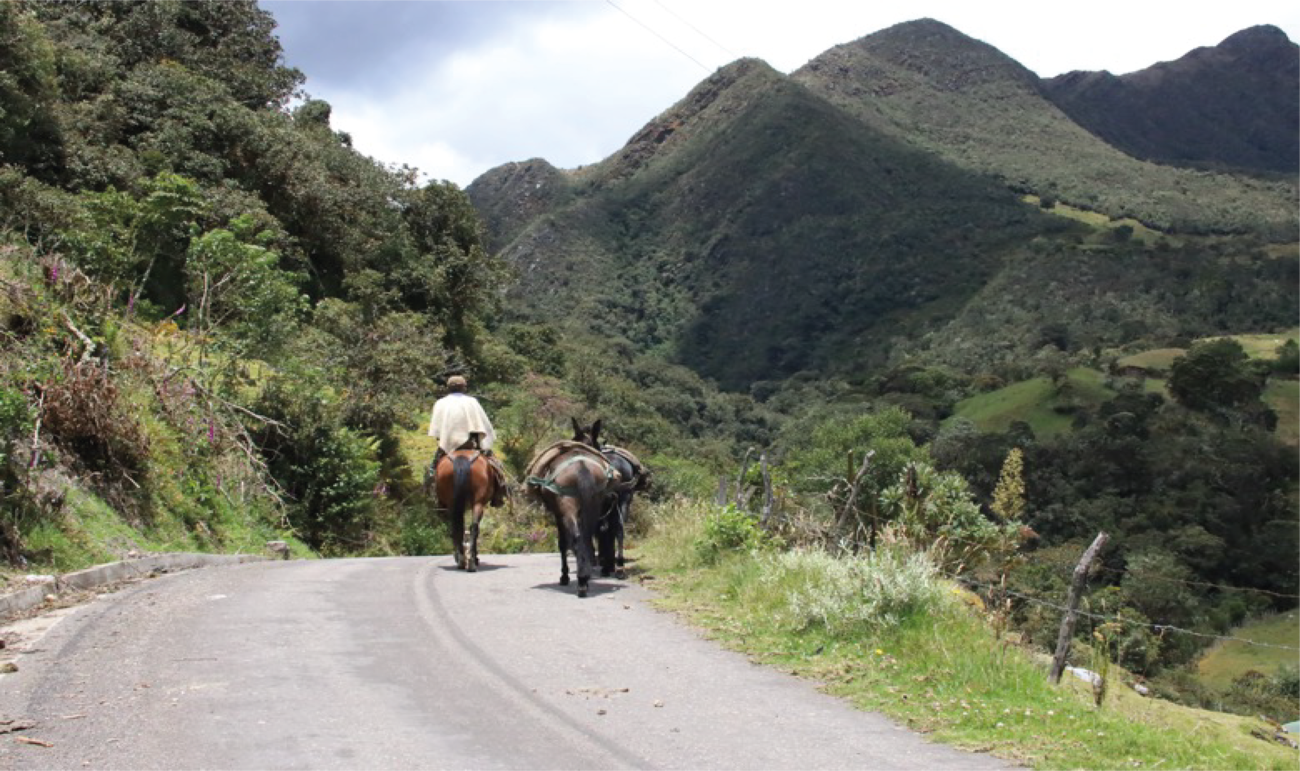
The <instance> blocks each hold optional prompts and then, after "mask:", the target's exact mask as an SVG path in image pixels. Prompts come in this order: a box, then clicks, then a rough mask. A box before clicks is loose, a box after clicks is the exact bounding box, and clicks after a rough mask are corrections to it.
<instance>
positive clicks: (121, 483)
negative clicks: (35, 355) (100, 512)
mask: <svg viewBox="0 0 1300 771" xmlns="http://www.w3.org/2000/svg"><path fill="white" fill-rule="evenodd" d="M43 392H44V403H43V412H42V421H43V426H44V431H45V432H46V435H47V436H49V437H51V438H52V439H53V440H54V441H55V442H56V443H57V444H58V445H59V446H60V447H61V448H62V449H63V450H64V451H65V452H67V453H69V454H70V455H72V456H75V457H76V458H77V460H78V461H79V462H80V464H81V465H82V467H83V468H85V470H86V471H87V472H88V473H90V474H92V475H94V476H95V479H96V484H97V486H99V487H100V488H101V489H102V490H103V491H104V493H105V494H106V496H107V497H108V498H109V500H110V501H111V502H112V503H113V504H114V505H115V506H119V507H121V506H124V505H126V504H127V503H128V501H129V495H128V491H134V490H138V489H140V487H141V486H142V485H143V483H144V481H145V479H144V477H145V474H146V471H147V468H148V465H147V461H148V458H149V441H148V437H147V436H146V434H145V433H144V431H143V430H142V429H141V426H140V422H139V420H138V418H137V417H136V415H135V414H134V412H133V411H132V407H131V406H130V405H128V404H126V403H125V402H124V400H123V399H122V397H121V393H120V390H119V384H118V382H117V381H116V379H114V378H113V377H110V375H109V371H108V370H107V368H102V367H99V366H97V365H96V364H94V363H93V362H86V363H84V364H74V363H72V362H66V363H65V366H64V370H63V373H62V376H61V377H59V378H57V379H55V380H54V381H52V382H49V383H46V384H45V386H44V388H43ZM128 485H129V487H128Z"/></svg>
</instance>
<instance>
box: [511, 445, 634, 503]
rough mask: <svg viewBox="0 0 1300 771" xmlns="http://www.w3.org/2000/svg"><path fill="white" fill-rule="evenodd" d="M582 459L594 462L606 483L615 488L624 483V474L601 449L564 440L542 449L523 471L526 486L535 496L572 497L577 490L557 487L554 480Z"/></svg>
mask: <svg viewBox="0 0 1300 771" xmlns="http://www.w3.org/2000/svg"><path fill="white" fill-rule="evenodd" d="M570 456H571V457H570ZM579 459H583V460H591V461H593V462H595V463H596V465H597V466H598V467H599V468H600V470H601V471H602V472H603V473H604V475H605V481H606V482H607V484H610V485H616V484H619V483H620V482H622V481H623V477H622V475H621V474H619V473H618V470H617V469H615V468H614V467H613V466H611V465H610V463H609V461H608V460H606V459H605V456H603V455H601V454H600V451H599V450H597V449H596V448H594V447H592V446H590V445H586V444H583V443H582V442H574V441H570V440H563V441H559V442H555V443H554V444H552V445H550V446H549V447H547V448H546V449H544V450H542V451H541V452H540V453H538V454H537V455H536V456H535V457H534V458H533V459H532V461H530V462H529V464H528V468H527V469H526V470H525V471H524V486H525V487H526V489H527V490H528V492H529V493H531V494H533V495H538V494H540V493H541V491H542V490H549V491H550V492H552V493H555V494H556V495H561V496H569V497H571V496H573V495H574V494H575V491H573V490H570V489H569V488H566V487H564V486H562V485H558V484H556V482H555V478H556V476H557V475H558V474H559V471H560V470H561V469H563V468H564V467H565V466H567V465H569V464H570V463H572V462H574V461H575V460H579Z"/></svg>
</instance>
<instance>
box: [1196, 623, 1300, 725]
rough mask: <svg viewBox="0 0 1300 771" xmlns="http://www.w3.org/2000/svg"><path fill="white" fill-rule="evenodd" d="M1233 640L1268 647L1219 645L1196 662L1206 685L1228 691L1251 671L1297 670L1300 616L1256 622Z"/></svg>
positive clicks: (1240, 630) (1236, 632)
mask: <svg viewBox="0 0 1300 771" xmlns="http://www.w3.org/2000/svg"><path fill="white" fill-rule="evenodd" d="M1231 636H1232V637H1236V638H1239V639H1241V640H1253V641H1254V642H1260V643H1265V645H1251V644H1249V643H1245V642H1238V641H1234V640H1227V641H1223V642H1220V643H1218V644H1216V645H1215V646H1214V647H1213V648H1211V649H1210V650H1209V651H1207V652H1206V653H1205V655H1203V656H1202V657H1201V658H1200V660H1199V661H1197V662H1196V673H1197V676H1198V677H1200V679H1201V680H1202V681H1203V682H1204V683H1205V684H1206V685H1210V686H1214V687H1216V688H1227V687H1228V686H1229V685H1231V684H1232V681H1234V680H1236V679H1237V678H1238V677H1241V676H1242V675H1244V674H1246V673H1247V672H1250V671H1255V672H1259V673H1260V674H1265V675H1276V674H1277V673H1278V672H1279V671H1281V669H1282V667H1285V666H1292V667H1294V666H1296V664H1297V659H1298V657H1300V654H1297V652H1296V651H1295V650H1294V649H1295V648H1300V612H1297V611H1295V610H1292V611H1288V612H1286V613H1279V614H1277V615H1274V616H1270V617H1268V618H1264V619H1260V620H1258V621H1252V622H1250V623H1248V624H1245V625H1243V626H1240V627H1238V628H1237V629H1234V630H1233V631H1232V635H1231ZM1266 645H1281V646H1286V648H1271V647H1265V646H1266ZM1288 648H1289V649H1291V650H1288ZM1298 717H1300V716H1298Z"/></svg>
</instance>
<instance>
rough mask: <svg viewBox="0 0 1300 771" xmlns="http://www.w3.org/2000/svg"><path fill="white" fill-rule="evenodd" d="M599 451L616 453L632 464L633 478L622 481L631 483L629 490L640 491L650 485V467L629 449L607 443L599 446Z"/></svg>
mask: <svg viewBox="0 0 1300 771" xmlns="http://www.w3.org/2000/svg"><path fill="white" fill-rule="evenodd" d="M600 451H601V452H608V453H613V454H614V455H617V456H619V457H620V458H622V459H623V460H625V461H627V462H628V463H629V464H630V465H631V466H632V468H633V469H634V470H635V477H634V478H633V479H627V480H624V483H626V484H631V485H632V487H631V490H632V491H633V492H641V491H642V490H644V489H646V488H647V487H649V486H650V469H648V468H646V467H645V464H643V463H642V462H641V461H640V459H638V458H637V457H636V456H635V455H633V454H632V452H631V451H630V450H625V449H623V448H622V447H615V446H614V445H612V444H607V445H605V446H603V447H601V448H600Z"/></svg>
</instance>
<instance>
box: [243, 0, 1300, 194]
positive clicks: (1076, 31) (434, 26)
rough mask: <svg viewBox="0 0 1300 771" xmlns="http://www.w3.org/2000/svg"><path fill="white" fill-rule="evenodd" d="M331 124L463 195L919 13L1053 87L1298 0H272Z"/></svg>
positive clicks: (621, 137) (1295, 34)
mask: <svg viewBox="0 0 1300 771" xmlns="http://www.w3.org/2000/svg"><path fill="white" fill-rule="evenodd" d="M260 4H261V6H262V7H263V8H265V9H267V10H268V11H270V12H271V13H272V14H273V15H274V16H275V18H276V21H277V22H278V27H277V30H276V34H277V35H278V36H279V38H280V42H281V43H282V45H283V46H284V50H285V59H286V61H287V63H288V64H290V65H291V66H295V67H298V68H299V69H301V70H302V71H303V73H305V74H306V76H307V82H306V86H305V89H306V91H307V92H308V94H310V95H311V96H312V97H314V98H318V99H324V100H326V101H328V102H329V103H330V104H331V105H332V106H333V108H334V109H333V118H332V121H331V122H332V125H333V126H334V128H335V129H337V130H340V131H346V132H348V133H349V134H351V135H352V138H353V146H354V147H356V148H357V149H358V150H359V151H361V152H363V153H365V154H366V155H369V156H371V157H373V158H375V159H377V160H379V161H381V162H383V163H386V164H407V165H410V166H414V167H416V168H418V169H419V170H420V172H421V173H422V174H423V175H424V176H425V177H428V178H433V179H446V180H450V181H452V182H455V183H457V184H458V185H460V186H462V187H464V186H466V185H468V184H469V183H470V182H472V181H473V180H474V179H475V178H476V177H477V176H478V175H480V174H482V173H483V172H485V171H487V170H488V169H490V168H492V167H494V166H497V165H500V164H502V163H507V162H510V161H522V160H527V159H530V158H545V159H547V160H548V161H550V162H551V163H553V164H555V165H556V166H558V167H560V168H574V167H577V166H581V165H584V164H588V163H594V162H596V161H599V160H601V159H603V158H605V157H606V156H608V155H610V154H612V153H614V152H615V151H616V150H618V148H620V147H621V146H622V145H623V144H624V143H625V142H626V141H627V140H628V139H629V138H630V137H631V136H632V135H633V134H635V133H636V132H637V130H639V129H640V128H641V127H642V126H643V125H645V124H646V123H647V122H649V121H650V120H651V119H652V118H654V117H655V116H656V115H657V114H659V113H660V112H662V111H663V110H665V109H667V108H668V107H670V106H671V105H672V104H673V103H674V102H676V101H677V100H679V99H681V98H682V97H683V96H685V95H686V94H687V92H689V91H690V90H691V88H692V87H694V86H695V85H696V84H697V83H699V82H700V81H701V80H703V79H704V78H705V77H707V76H708V75H709V74H710V73H712V72H713V71H714V70H715V69H717V68H718V67H721V66H723V65H725V64H727V63H728V62H731V61H734V60H735V59H738V58H740V57H742V56H754V57H758V58H760V59H763V60H765V61H766V62H767V63H769V64H771V65H772V66H773V67H775V68H776V69H778V70H780V71H782V72H787V73H788V72H791V71H793V70H795V69H798V68H799V67H800V66H802V65H803V64H804V63H805V62H807V61H808V60H809V59H812V58H814V57H816V56H817V55H818V54H820V53H822V52H823V51H825V50H826V49H828V48H831V47H832V46H835V45H838V44H840V43H847V42H851V41H853V40H856V39H857V38H860V37H862V36H864V35H869V34H871V33H873V32H878V31H880V30H882V29H885V28H886V27H889V26H891V25H893V24H897V23H900V22H904V21H910V20H913V19H919V18H926V17H928V18H933V19H938V20H939V21H942V22H944V23H946V24H949V25H951V26H953V27H955V28H957V29H958V30H960V31H961V32H963V33H965V34H967V35H969V36H971V37H974V38H976V39H979V40H982V41H984V42H986V43H989V44H990V45H993V46H995V47H996V48H998V49H999V50H1001V51H1002V52H1003V53H1005V54H1007V55H1008V56H1010V57H1011V58H1013V59H1015V60H1016V61H1018V62H1020V63H1021V64H1023V65H1024V66H1026V67H1028V68H1029V69H1030V70H1033V71H1034V72H1036V73H1037V74H1038V75H1040V76H1043V77H1051V76H1053V75H1059V74H1061V73H1063V72H1069V71H1071V70H1109V71H1111V72H1113V73H1115V74H1123V73H1126V72H1132V71H1134V70H1139V69H1143V68H1145V67H1148V66H1150V65H1152V64H1155V63H1156V62H1160V61H1169V60H1172V59H1177V58H1179V57H1180V56H1182V55H1184V54H1186V53H1187V52H1189V51H1191V50H1192V49H1194V48H1197V47H1200V46H1213V45H1217V44H1218V43H1219V42H1221V41H1222V40H1223V39H1224V38H1226V37H1228V36H1229V35H1231V34H1232V33H1234V32H1237V31H1240V30H1242V29H1245V28H1247V27H1251V26H1254V25H1257V24H1272V25H1275V26H1277V27H1280V28H1282V30H1283V31H1284V32H1286V34H1287V36H1288V37H1290V38H1291V40H1292V41H1300V3H1297V2H1294V0H1229V1H1228V2H1213V3H1196V4H1195V5H1196V10H1195V11H1191V10H1189V7H1190V6H1189V4H1188V3H1186V2H1181V1H1180V2H1171V1H1167V0H1091V2H1087V3H1075V4H1061V3H1056V2H1052V0H983V2H979V1H978V0H894V1H893V2H885V1H883V0H784V1H776V0H690V1H689V2H687V0H567V1H561V2H553V1H551V0H260Z"/></svg>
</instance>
